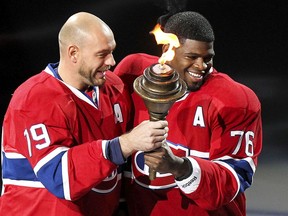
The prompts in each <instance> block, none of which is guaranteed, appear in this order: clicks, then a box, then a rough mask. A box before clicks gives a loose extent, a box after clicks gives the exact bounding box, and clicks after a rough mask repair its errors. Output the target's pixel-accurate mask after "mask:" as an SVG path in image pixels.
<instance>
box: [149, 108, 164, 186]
mask: <svg viewBox="0 0 288 216" xmlns="http://www.w3.org/2000/svg"><path fill="white" fill-rule="evenodd" d="M166 115H167V113H152V112H149V116H150V121H158V120H165V119H166ZM155 178H156V171H155V170H153V169H151V168H150V167H149V179H150V180H151V181H152V180H154V179H155Z"/></svg>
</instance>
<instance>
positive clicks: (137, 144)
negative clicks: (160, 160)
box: [119, 120, 168, 158]
mask: <svg viewBox="0 0 288 216" xmlns="http://www.w3.org/2000/svg"><path fill="white" fill-rule="evenodd" d="M167 133H168V122H167V121H166V120H161V121H149V120H146V121H143V122H142V123H141V124H139V125H138V126H136V127H135V128H133V129H132V130H131V131H130V132H129V133H126V134H123V135H122V136H120V137H119V141H120V146H121V150H122V153H123V156H124V157H125V158H127V157H128V156H130V155H131V154H132V153H133V152H136V151H145V152H146V151H152V150H155V149H157V148H159V147H161V146H162V142H163V141H164V140H165V139H166V137H167V135H168V134H167Z"/></svg>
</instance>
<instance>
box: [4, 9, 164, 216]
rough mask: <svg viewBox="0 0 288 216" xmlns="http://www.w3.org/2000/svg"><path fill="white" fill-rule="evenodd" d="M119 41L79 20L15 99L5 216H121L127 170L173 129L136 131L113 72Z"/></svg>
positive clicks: (9, 120)
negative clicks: (52, 59) (55, 56)
mask: <svg viewBox="0 0 288 216" xmlns="http://www.w3.org/2000/svg"><path fill="white" fill-rule="evenodd" d="M115 46H116V42H115V39H114V35H113V32H112V30H111V29H110V28H109V27H108V26H107V24H106V23H104V22H103V21H102V20H101V19H100V18H98V17H96V16H95V15H93V14H90V13H86V12H79V13H76V14H74V15H72V16H71V17H70V18H69V19H68V20H67V21H66V22H65V23H64V25H63V26H62V28H61V30H60V32H59V48H60V61H59V63H54V64H48V66H47V67H46V68H45V69H44V70H43V71H42V72H40V73H39V74H36V75H35V76H33V77H31V78H29V79H28V80H27V81H25V82H24V83H23V84H21V85H20V86H19V87H18V88H17V89H16V91H15V92H14V94H13V97H12V99H11V101H10V104H9V106H8V109H7V112H6V114H5V117H4V123H3V133H2V136H3V139H2V145H3V164H2V169H3V172H2V173H3V185H4V188H3V193H2V196H1V197H0V215H6V216H10V215H11V216H17V215H19V216H20V215H25V216H29V215H31V216H34V215H43V216H45V215H47V216H48V215H49V216H52V215H69V216H82V215H89V216H92V215H101V216H111V215H113V214H116V211H117V207H118V204H119V196H120V188H121V177H122V175H121V168H120V166H121V165H122V164H124V163H125V162H126V159H127V157H128V156H129V155H131V154H132V153H133V152H135V151H139V150H142V151H149V150H153V149H155V148H158V147H160V146H161V142H162V141H163V140H164V139H165V137H166V136H167V130H168V129H167V122H166V121H158V122H150V121H144V122H143V123H141V124H140V125H138V126H137V127H135V128H134V129H132V130H131V131H130V132H128V133H125V132H126V126H127V123H128V120H129V114H130V101H129V98H127V97H126V93H125V90H124V86H123V83H122V82H121V80H120V79H119V77H117V76H116V75H115V74H113V73H111V71H108V69H109V68H110V67H111V66H113V65H115V60H114V57H113V51H114V49H115Z"/></svg>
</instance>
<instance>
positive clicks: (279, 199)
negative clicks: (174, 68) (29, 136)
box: [0, 0, 288, 215]
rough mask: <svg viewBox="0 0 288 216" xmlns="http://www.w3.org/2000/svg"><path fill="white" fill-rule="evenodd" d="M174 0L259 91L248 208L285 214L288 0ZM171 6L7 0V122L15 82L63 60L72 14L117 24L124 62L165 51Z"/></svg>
mask: <svg viewBox="0 0 288 216" xmlns="http://www.w3.org/2000/svg"><path fill="white" fill-rule="evenodd" d="M171 2H172V6H176V7H178V8H179V7H180V5H181V4H184V3H186V4H185V5H184V6H186V7H185V8H186V10H194V11H197V12H200V13H201V14H203V15H204V16H205V17H206V18H208V20H209V21H210V22H211V24H212V26H213V28H214V31H215V35H216V41H215V51H216V56H215V58H214V66H215V68H216V69H217V70H218V71H223V72H225V73H227V74H229V75H230V76H231V77H232V78H234V79H235V80H237V81H239V82H241V83H243V84H245V85H247V86H249V87H250V88H252V89H253V90H254V91H255V93H256V94H257V95H258V97H259V99H260V101H261V103H262V110H263V115H262V116H263V139H264V140H263V151H262V155H261V157H260V158H259V167H258V170H257V172H256V175H255V178H254V185H253V187H252V188H251V189H249V190H248V191H247V195H248V197H247V199H248V209H249V212H250V213H249V214H250V215H256V213H257V212H258V213H259V212H260V213H259V214H262V215H264V212H265V215H268V214H270V213H271V215H275V214H276V213H275V212H278V214H277V215H284V213H283V212H285V211H286V212H288V205H287V204H288V203H287V198H286V195H287V194H288V186H287V185H286V184H287V180H288V168H286V164H287V162H288V156H287V153H288V151H287V150H288V147H287V144H286V142H287V141H286V140H287V133H288V124H287V122H288V115H287V110H288V102H287V99H288V97H287V92H288V76H287V74H286V73H287V64H286V63H287V50H288V49H287V48H288V46H287V36H288V35H287V26H288V3H286V1H277V0H276V1H273V2H272V1H268V0H262V1H258V0H238V1H231V0H203V1H195V0H188V1H185V0H178V1H177V0H174V1H170V3H171ZM173 2H177V3H176V4H173ZM180 8H181V7H180ZM168 9H169V8H168ZM168 9H167V2H166V1H165V0H105V1H104V0H95V1H86V0H82V1H80V0H71V1H67V0H66V1H64V0H57V1H56V0H50V1H47V0H42V1H37V0H33V1H29V0H26V1H19V0H10V1H2V2H1V3H0V68H1V69H0V70H1V72H0V76H1V78H0V84H1V85H0V87H1V91H0V92H1V93H0V94H1V100H0V101H1V104H0V105H1V107H0V111H1V113H0V116H1V119H0V120H1V121H2V120H3V117H4V114H5V110H6V108H7V106H8V103H9V100H10V98H11V94H12V93H13V91H14V90H15V88H16V87H17V86H18V85H19V84H20V83H22V82H23V81H24V80H26V79H27V78H28V77H30V76H31V75H34V74H36V73H38V72H40V70H42V69H44V68H45V66H46V65H47V63H50V62H57V61H58V43H57V35H58V31H59V29H60V28H61V26H62V25H63V23H64V22H65V21H66V20H67V18H68V17H69V16H70V15H72V14H73V13H76V12H79V11H87V12H91V13H93V14H95V15H97V16H98V17H100V18H101V19H102V20H104V21H105V22H106V23H107V24H108V25H109V26H110V27H111V29H112V30H113V32H114V34H115V38H116V42H117V48H116V50H115V51H114V57H115V59H116V61H117V62H119V61H120V60H121V59H122V58H123V57H124V56H125V55H127V54H130V53H134V52H145V53H150V54H155V55H160V50H161V47H160V46H159V45H157V44H156V42H155V39H154V37H153V36H152V35H150V34H149V31H151V30H152V29H153V27H154V26H155V24H156V21H157V19H158V17H160V16H161V15H164V14H165V13H167V12H168ZM273 212H274V213H273ZM287 214H288V213H287Z"/></svg>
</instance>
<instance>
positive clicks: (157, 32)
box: [150, 24, 180, 65]
mask: <svg viewBox="0 0 288 216" xmlns="http://www.w3.org/2000/svg"><path fill="white" fill-rule="evenodd" d="M150 33H152V34H154V36H155V39H156V42H157V44H169V48H168V50H167V51H166V52H164V53H163V54H162V56H161V57H160V58H159V61H158V62H159V63H160V64H161V65H163V64H164V63H165V62H166V61H171V60H172V59H173V58H174V55H175V52H174V50H173V47H176V48H177V47H179V46H180V43H179V40H178V38H177V36H176V35H175V34H172V33H165V32H163V31H162V30H161V25H160V24H157V25H156V26H155V27H154V29H153V30H152V31H151V32H150Z"/></svg>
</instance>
